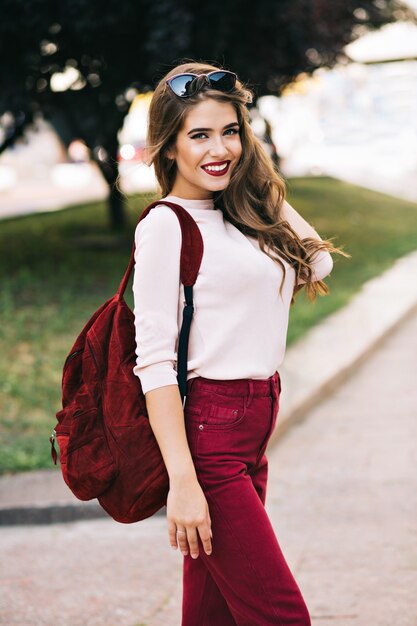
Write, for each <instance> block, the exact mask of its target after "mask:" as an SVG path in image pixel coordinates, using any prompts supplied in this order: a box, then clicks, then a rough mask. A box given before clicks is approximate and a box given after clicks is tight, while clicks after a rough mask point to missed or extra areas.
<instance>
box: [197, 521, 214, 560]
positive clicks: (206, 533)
mask: <svg viewBox="0 0 417 626" xmlns="http://www.w3.org/2000/svg"><path fill="white" fill-rule="evenodd" d="M198 532H199V533H200V538H201V542H202V544H203V548H204V552H205V553H206V554H211V550H212V547H211V537H212V532H211V528H210V526H207V525H205V526H204V527H203V528H201V529H200V528H199V529H198Z"/></svg>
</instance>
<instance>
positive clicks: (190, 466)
mask: <svg viewBox="0 0 417 626" xmlns="http://www.w3.org/2000/svg"><path fill="white" fill-rule="evenodd" d="M168 475H169V482H170V484H171V485H175V484H179V483H181V484H182V483H184V482H187V481H194V480H197V474H196V471H195V467H194V463H193V460H192V457H191V455H190V457H189V458H188V459H186V460H184V461H183V462H181V463H177V464H176V465H175V468H172V469H171V470H168Z"/></svg>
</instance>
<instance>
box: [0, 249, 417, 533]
mask: <svg viewBox="0 0 417 626" xmlns="http://www.w3.org/2000/svg"><path fill="white" fill-rule="evenodd" d="M416 275H417V251H415V252H412V253H411V254H408V255H406V256H404V257H401V258H400V259H398V260H397V261H396V262H395V263H394V265H393V266H392V267H391V268H389V269H388V270H387V271H385V272H384V273H383V274H381V275H380V276H378V277H376V278H373V279H371V280H369V281H368V282H366V283H365V284H364V285H363V286H362V288H361V289H360V291H359V292H358V293H357V294H356V295H355V296H354V297H353V298H352V300H351V301H350V302H349V304H347V305H346V306H345V307H344V308H343V309H341V310H339V311H337V312H336V313H334V314H332V315H329V316H328V317H326V318H325V319H324V320H323V321H322V322H320V324H318V325H317V326H315V327H314V328H313V329H311V330H310V331H309V332H308V333H307V334H306V335H305V336H304V337H303V338H302V339H301V340H299V341H298V342H296V343H295V344H294V345H292V346H291V348H290V349H289V350H288V351H287V353H286V355H285V359H284V363H283V365H282V367H280V368H279V372H280V377H281V381H282V393H281V404H282V405H283V408H282V410H281V408H280V409H279V418H278V421H277V425H276V427H275V430H274V432H273V433H272V435H271V438H270V440H269V442H268V448H269V449H271V448H272V447H273V446H275V445H276V444H277V443H278V441H279V440H280V439H281V437H282V436H283V435H284V434H285V433H286V432H287V431H288V429H289V428H291V427H292V426H293V425H294V424H297V423H299V422H301V421H303V420H304V419H305V418H306V416H307V414H308V412H309V411H310V410H311V409H312V408H313V407H315V406H316V405H317V404H319V403H320V402H321V401H323V399H324V398H326V397H327V396H328V395H329V394H331V393H332V392H333V391H335V389H337V387H339V386H340V385H341V384H343V383H344V381H345V380H346V379H347V378H348V377H349V376H350V375H351V374H352V373H353V372H354V370H355V369H356V368H357V367H358V366H360V364H361V363H362V362H363V361H365V360H366V359H367V358H368V356H369V355H370V354H371V353H372V352H373V351H374V350H375V349H376V348H377V347H378V346H379V345H380V344H381V343H382V342H383V341H384V339H385V338H386V337H387V336H388V335H390V334H391V333H392V332H394V331H395V330H396V328H397V327H398V326H399V325H400V324H401V323H402V322H403V321H405V320H406V319H407V318H409V317H411V316H412V315H414V314H415V313H417V282H416V281H415V276H416ZM329 347H330V348H329ZM36 492H38V494H39V497H38V503H37V504H34V503H33V500H36V497H34V495H35V494H36ZM19 493H20V494H21V495H22V496H23V498H21V499H20V501H19V495H16V494H19ZM45 493H48V494H49V495H50V500H49V501H44V503H43V504H40V503H39V501H42V500H44V498H45ZM28 494H29V495H28ZM1 500H3V501H4V500H5V501H6V502H8V506H7V505H3V506H2V505H0V526H11V525H24V524H53V523H58V522H71V521H75V520H87V519H96V518H107V519H111V518H109V516H108V514H107V513H106V512H105V511H104V510H103V509H102V508H101V507H100V505H99V503H98V501H96V500H94V501H89V502H84V501H81V500H77V499H76V497H75V496H74V495H73V494H72V492H71V491H70V490H69V488H68V487H67V486H66V484H65V483H64V480H63V478H62V475H61V472H60V471H59V470H54V469H51V470H40V471H35V472H34V471H32V472H23V473H21V474H18V475H12V476H3V477H1V478H0V501H1ZM165 514H166V507H162V508H161V509H160V510H159V511H157V512H156V513H155V515H157V516H163V515H165Z"/></svg>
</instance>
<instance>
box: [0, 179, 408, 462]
mask: <svg viewBox="0 0 417 626" xmlns="http://www.w3.org/2000/svg"><path fill="white" fill-rule="evenodd" d="M287 182H288V196H287V198H288V201H289V202H290V203H291V204H292V205H293V206H294V208H295V209H296V210H298V211H299V212H300V213H301V214H302V215H303V216H304V217H305V219H307V221H309V222H310V223H311V224H312V225H313V226H314V227H315V228H316V230H317V231H318V232H319V233H320V235H321V236H322V238H329V237H333V236H335V239H334V240H333V243H334V245H336V246H344V250H345V251H346V252H348V253H349V254H351V255H352V258H351V259H346V258H344V257H341V256H338V255H335V256H334V267H333V271H332V273H331V275H330V276H329V277H327V278H326V282H327V284H328V286H329V288H330V295H329V296H326V297H320V296H319V297H318V298H317V301H316V302H315V303H310V302H308V301H307V300H306V298H305V296H304V291H301V292H300V293H299V294H298V295H297V302H296V306H295V307H292V308H291V312H290V325H289V331H288V340H287V346H289V345H291V343H292V342H293V341H295V340H296V339H297V338H299V337H300V336H301V335H303V334H304V333H305V332H306V331H307V330H308V329H309V328H310V327H311V326H313V325H314V324H316V323H317V322H318V321H319V320H321V319H322V318H323V317H325V316H327V315H328V314H330V313H332V312H333V311H336V310H337V309H339V308H340V307H341V306H343V305H345V304H346V303H347V302H348V301H349V300H350V299H351V298H352V297H353V296H354V295H355V293H356V292H357V291H358V289H359V288H360V287H361V285H362V284H363V283H364V282H365V281H366V280H368V279H370V278H372V277H373V276H376V275H378V274H380V273H381V272H383V271H384V270H385V269H387V268H388V267H390V265H392V263H393V261H394V260H395V259H397V258H398V257H400V256H402V255H404V254H406V253H408V252H410V251H412V250H414V249H415V247H416V241H417V219H416V217H417V205H416V204H414V203H411V202H407V201H403V200H399V199H396V198H392V197H390V196H387V195H384V194H379V193H376V192H373V191H369V190H366V189H363V188H360V187H356V186H354V185H350V184H348V183H344V182H341V181H338V180H335V179H332V178H327V177H307V178H292V179H289V180H288V181H287ZM148 202H149V198H146V197H143V196H131V197H129V199H128V210H127V213H128V215H129V220H128V221H129V223H128V226H127V228H126V229H125V231H124V232H122V233H118V234H113V233H111V232H110V231H109V227H108V216H107V207H106V205H105V203H103V202H97V203H93V204H89V205H84V206H76V207H70V208H67V209H64V210H61V211H57V212H47V213H43V214H37V215H30V216H25V217H20V218H16V219H7V220H4V221H2V222H1V228H0V261H1V263H0V274H1V291H0V313H1V324H0V354H1V358H0V406H1V410H0V437H1V455H0V473H4V472H6V471H20V470H27V469H32V468H41V467H53V463H52V460H51V458H50V452H49V447H50V446H49V442H48V437H49V435H50V433H51V431H52V428H53V427H54V426H55V422H56V419H55V413H56V412H57V411H58V410H59V408H60V407H61V374H62V366H63V362H64V359H65V357H66V355H67V354H68V352H69V350H70V348H71V346H72V344H73V342H74V341H75V339H76V337H77V335H78V333H79V332H80V330H81V328H82V326H83V325H84V323H85V322H86V321H87V319H88V318H89V317H90V315H91V314H92V313H93V312H94V310H95V309H96V308H98V306H100V305H101V304H102V303H103V302H104V301H105V300H107V299H108V298H109V297H110V296H112V295H113V294H114V293H115V292H116V290H117V287H118V285H119V282H120V280H121V277H122V275H123V273H124V270H125V268H126V266H127V263H128V260H129V257H130V252H131V247H132V243H133V232H134V228H135V225H136V223H137V220H138V218H139V216H140V213H141V210H142V209H143V207H144V206H146V204H147V203H148ZM130 285H131V283H129V285H128V288H127V290H126V300H127V302H128V304H129V305H130V306H131V307H132V306H133V298H132V294H131V287H130Z"/></svg>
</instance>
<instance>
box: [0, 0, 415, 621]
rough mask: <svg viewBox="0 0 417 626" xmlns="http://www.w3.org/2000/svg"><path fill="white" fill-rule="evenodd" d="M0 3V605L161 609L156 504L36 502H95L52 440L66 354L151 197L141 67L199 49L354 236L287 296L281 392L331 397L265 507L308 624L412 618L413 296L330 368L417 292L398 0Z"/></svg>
mask: <svg viewBox="0 0 417 626" xmlns="http://www.w3.org/2000/svg"><path fill="white" fill-rule="evenodd" d="M0 17H1V19H0V56H1V59H2V62H1V64H0V448H1V449H0V525H3V524H4V525H7V524H9V525H10V527H9V528H6V529H2V532H1V533H0V552H1V553H2V565H3V569H2V573H0V583H1V585H2V587H3V586H4V588H5V591H6V592H5V593H4V594H3V595H2V598H1V599H0V624H5V625H7V626H12V625H14V624H16V625H17V624H18V625H19V626H20V625H21V624H25V625H36V626H37V625H44V624H45V625H49V624H57V625H58V626H59V624H62V625H63V626H67V625H68V624H71V626H78V625H79V626H107V625H108V626H114V624H116V623H117V624H120V625H122V624H123V625H126V626H132V624H136V625H138V626H139V623H140V625H141V626H174V624H178V623H179V612H180V606H181V568H180V565H181V563H180V560H179V559H178V558H177V557H178V556H179V555H178V554H175V553H174V554H172V551H170V549H169V546H168V543H167V533H166V524H165V520H164V519H163V518H161V517H159V518H158V517H155V518H153V519H151V520H147V521H145V522H141V524H139V525H134V527H130V528H129V529H128V528H125V527H120V525H119V526H118V525H117V524H116V523H112V521H111V520H109V519H106V520H99V521H97V520H95V521H94V522H93V521H90V522H89V523H88V522H84V523H82V522H81V521H80V522H79V524H78V525H76V526H74V525H72V524H68V525H65V524H53V525H52V526H51V528H48V526H47V525H45V526H39V527H38V528H35V526H34V524H37V523H45V524H47V523H48V522H51V521H57V522H60V521H67V520H69V519H81V518H82V517H83V515H84V514H85V511H87V514H91V515H93V516H99V513H100V511H101V513H102V510H101V509H100V510H99V507H98V506H97V507H96V508H95V509H94V507H92V508H90V509H89V508H88V506H87V505H89V504H91V503H85V502H80V501H76V502H75V500H76V499H75V496H73V494H72V493H71V492H70V491H69V489H68V488H67V487H66V485H65V484H64V482H63V480H62V476H61V473H60V467H59V463H58V465H55V466H54V465H53V462H52V459H51V456H50V443H49V437H50V435H51V432H52V429H53V428H54V427H55V425H56V413H57V412H58V411H59V409H60V408H61V380H62V378H61V377H62V368H63V364H64V361H65V358H66V356H67V355H68V354H69V353H70V352H71V348H72V345H73V343H74V341H75V339H76V338H77V336H78V334H79V332H80V331H81V329H82V328H83V326H84V324H85V323H86V322H87V320H88V319H89V318H90V316H91V315H92V314H93V312H94V311H95V310H96V309H97V308H98V307H99V306H100V305H101V304H102V303H103V302H105V301H106V300H108V299H109V298H110V297H111V296H112V295H114V294H115V293H116V290H117V288H118V286H119V283H120V281H121V278H122V276H123V274H124V272H125V269H126V267H127V265H128V261H129V258H130V254H131V249H132V245H133V234H134V229H135V226H136V224H137V221H138V219H139V217H140V215H141V212H142V211H143V209H144V207H145V206H146V205H147V204H148V203H149V202H150V201H152V200H154V199H155V193H156V192H157V189H156V181H155V176H154V172H153V168H152V167H148V166H146V165H145V163H144V162H143V151H144V147H145V141H146V124H147V111H148V107H149V102H150V99H151V98H152V93H153V89H154V88H155V85H156V84H157V83H158V81H159V80H160V79H161V78H162V76H163V75H164V74H165V73H166V72H168V71H169V70H170V69H171V68H172V67H173V66H175V65H177V64H179V63H182V62H186V61H187V60H190V59H194V60H197V61H199V60H202V61H208V62H215V63H216V64H219V65H221V66H223V67H225V68H226V69H231V70H233V71H235V72H236V73H237V74H238V76H239V78H240V79H241V80H242V81H243V82H245V83H246V84H247V85H248V86H249V87H250V88H251V89H252V90H253V91H254V102H253V104H252V105H251V106H250V107H249V112H250V117H251V125H252V128H253V131H254V133H255V134H256V136H257V137H258V138H259V140H260V141H261V142H262V144H263V146H264V149H265V151H266V152H267V153H268V154H269V156H270V158H271V159H272V161H273V163H274V165H275V167H276V168H277V170H278V171H279V172H280V173H281V174H282V176H283V177H284V178H285V181H286V186H287V199H288V201H289V202H290V203H291V204H292V206H294V208H295V209H296V210H297V211H299V212H300V213H301V215H302V216H303V217H304V218H305V219H306V220H307V221H308V222H309V223H310V224H311V225H313V227H314V228H316V230H317V231H318V233H319V234H320V235H321V237H322V238H333V243H334V245H336V246H338V247H342V248H343V249H344V250H345V251H346V252H347V253H349V254H350V255H351V258H349V259H348V258H345V257H342V256H334V257H333V258H334V267H333V270H332V272H331V275H330V276H328V277H326V281H325V282H326V284H327V285H328V287H329V290H330V291H329V294H328V295H327V296H326V297H318V299H317V300H316V301H315V302H314V304H312V303H311V302H310V301H307V300H306V298H305V293H304V290H301V291H300V292H299V293H297V296H296V303H295V306H292V307H291V309H290V323H289V328H288V335H287V348H290V350H289V351H288V353H287V355H286V360H285V362H284V364H283V368H282V371H283V374H284V376H283V379H284V380H285V384H284V394H283V408H284V411H285V410H286V409H288V407H291V406H294V403H295V400H294V398H295V396H296V393H295V392H296V391H297V390H298V391H300V390H301V392H303V391H305V390H306V389H307V391H306V393H310V395H311V397H312V398H315V400H314V401H315V402H318V398H323V397H324V396H325V395H326V394H328V395H329V398H328V400H329V402H328V403H327V404H324V403H323V404H322V405H320V411H318V413H317V415H316V416H315V417H314V416H313V415H312V414H311V412H309V414H308V418H309V419H308V420H307V419H305V420H304V421H305V423H304V424H302V425H300V427H299V428H295V429H292V431H291V432H290V433H289V435H288V438H287V437H286V438H285V446H275V447H274V449H273V450H272V449H271V463H270V474H271V481H270V487H269V489H270V495H269V502H268V505H269V507H270V509H269V510H270V512H271V519H272V521H273V522H274V525H275V526H276V527H278V526H279V527H280V528H279V531H280V532H279V537H280V540H282V543H283V545H284V552H285V553H286V554H288V555H289V560H290V564H291V566H294V569H293V571H294V572H295V574H296V576H297V580H299V579H300V578H301V579H302V580H301V582H302V588H303V589H305V590H306V597H307V599H308V602H307V604H308V605H309V606H310V605H311V606H312V610H313V621H314V624H317V626H318V624H319V623H320V624H323V623H325V624H328V623H329V621H324V620H333V619H334V620H338V621H337V623H338V625H339V624H340V626H374V624H375V625H378V626H392V625H394V624H395V626H415V625H416V624H417V621H416V615H417V605H416V598H415V589H416V578H415V577H416V572H417V567H416V563H417V555H416V552H415V546H416V542H415V536H416V525H415V522H416V519H417V515H416V511H417V500H416V496H415V494H416V493H417V489H416V485H415V481H416V477H417V472H416V471H415V459H416V448H415V446H416V443H415V442H416V441H417V438H416V432H415V424H416V420H415V415H416V404H417V398H416V396H415V394H416V389H417V388H416V385H415V370H416V363H415V358H416V354H417V350H416V347H413V345H414V346H415V341H416V337H417V333H416V332H415V328H417V326H416V325H417V318H416V319H415V322H414V324H415V326H414V327H410V328H408V327H407V328H405V327H404V328H405V330H404V334H403V335H401V337H402V338H401V337H400V339H395V342H394V343H393V344H389V346H388V347H386V348H385V352H384V353H383V355H382V356H381V354H380V356H379V357H378V358H376V360H375V361H369V363H370V366H369V368H368V369H367V370H366V371H364V370H359V371H358V374H357V377H356V378H355V379H352V381H353V382H352V381H351V384H350V386H349V381H348V380H345V379H346V378H347V374H346V371H345V370H344V369H343V368H344V367H346V362H345V360H344V358H345V356H346V355H345V349H346V348H350V347H351V346H350V344H354V343H355V341H356V340H357V339H358V337H359V340H360V342H362V343H361V349H362V353H361V354H362V355H363V354H368V351H369V349H370V346H372V345H374V343H375V336H376V335H375V332H376V330H378V331H380V330H381V328H383V325H384V324H388V322H386V320H387V319H388V320H391V321H392V320H397V322H398V319H399V318H400V317H401V313H399V311H404V310H406V309H407V307H410V306H411V304H410V303H412V298H413V297H414V299H415V302H414V305H415V304H416V302H417V293H415V292H414V291H413V289H414V290H415V284H416V283H415V271H413V267H414V265H413V264H412V262H411V260H410V259H411V258H412V255H413V254H415V252H416V249H417V115H416V111H417V0H404V1H401V2H400V1H399V0H362V1H361V0H258V1H257V2H256V3H253V2H252V1H249V0H222V2H218V1H216V0H212V1H211V2H209V3H193V2H189V1H188V0H175V1H174V0H158V2H153V1H152V0H136V1H135V2H133V1H131V0H125V1H122V2H121V1H120V0H117V1H116V0H108V1H107V2H102V0H100V1H99V0H88V1H87V0H61V1H60V2H56V3H53V2H49V1H47V0H25V2H16V1H15V0H0ZM413 258H414V257H413ZM404 259H405V261H406V262H404ZM409 260H410V261H409ZM398 261H401V262H402V265H401V264H400V265H398V264H397V262H398ZM394 266H395V267H397V270H395V271H396V272H397V273H394V274H393V275H392V276H391V278H389V279H387V280H388V286H387V283H385V282H384V280H385V279H384V277H385V276H386V275H387V273H388V271H390V270H391V269H392V268H393V267H394ZM395 267H394V269H395ZM410 268H411V269H410ZM373 279H375V280H376V281H377V282H376V283H372V281H373ZM380 279H381V280H382V282H378V281H379V280H380ZM389 281H391V282H389ZM370 283H372V284H373V285H377V284H378V285H379V290H380V291H379V292H377V293H376V292H375V291H373V290H372V288H368V286H369V284H370ZM375 293H376V295H375ZM414 293H415V295H414V296H413V294H414ZM410 294H411V295H410ZM356 296H359V297H360V298H359V300H356V299H355V298H356ZM125 298H126V301H127V303H128V304H129V305H130V306H131V307H133V298H132V293H131V290H130V288H128V289H127V290H126V293H125ZM355 302H356V303H359V304H360V306H361V307H362V308H360V307H358V306H356V305H355ZM352 303H353V306H352ZM397 305H398V308H396V307H397ZM355 307H356V308H355ZM401 307H402V308H401ZM352 311H353V312H354V314H352ZM333 313H340V314H341V317H338V318H337V319H338V320H339V322H338V323H339V326H337V324H336V326H335V321H334V317H333V316H332V315H331V314H333ZM367 313H369V316H368V315H367ZM344 315H345V316H346V317H343V316H344ZM393 325H394V322H392V324H391V326H390V327H389V329H391V328H392V327H393ZM388 326H389V324H388ZM388 326H387V327H388ZM335 327H336V330H337V332H335V333H334V335H333V337H334V339H333V340H329V337H332V335H331V332H330V331H332V329H333V331H334V329H335ZM387 327H386V328H387ZM413 328H414V330H413ZM317 330H318V331H321V332H322V333H323V334H322V335H320V336H321V337H324V339H321V340H320V341H318V340H317V337H318V335H314V331H317ZM310 331H311V333H310ZM327 331H329V333H330V334H328V333H327ZM314 337H316V339H314ZM308 338H310V342H309V341H308ZM304 339H306V342H307V343H305V344H304V343H303V340H304ZM373 342H374V343H373ZM413 342H414V343H413ZM317 346H319V350H317ZM308 347H309V348H308ZM294 363H295V364H296V365H295V366H294ZM352 363H354V362H353V361H351V368H352V371H353V369H355V368H356V365H355V366H354V365H352ZM291 366H293V371H292V378H291ZM329 366H331V367H333V366H334V368H335V369H334V372H333V373H335V372H336V374H337V372H338V376H339V378H338V381H339V383H338V384H339V385H340V389H339V391H338V394H333V395H332V393H330V392H331V391H332V390H333V388H332V387H331V385H328V386H322V387H320V385H319V384H318V383H317V380H318V377H319V376H320V375H322V374H323V372H326V368H328V367H329ZM286 368H288V369H287V370H286ZM338 368H339V369H338ZM288 370H289V375H288V376H286V374H287V373H288ZM355 371H356V370H355ZM336 374H335V376H334V379H336ZM387 381H389V384H387ZM318 387H320V389H318ZM320 394H322V395H320ZM295 399H296V398H295ZM295 404H296V403H295ZM303 406H304V413H306V411H307V409H306V406H307V405H303ZM311 406H312V405H311V404H308V407H309V408H311ZM307 412H308V411H307ZM294 414H295V413H294ZM297 419H298V418H297ZM273 455H274V456H273ZM275 455H276V456H275ZM280 455H281V456H280ZM355 472H356V473H355ZM57 504H59V505H60V506H57ZM81 505H86V507H87V508H84V507H81ZM83 511H84V513H83ZM89 511H90V513H89ZM91 511H92V513H91ZM274 515H275V517H274ZM66 516H67V517H66ZM71 516H72V517H71ZM22 520H26V521H23V522H22ZM34 520H35V521H34ZM21 523H32V524H33V525H32V526H29V528H30V532H27V530H26V527H23V528H21V527H19V524H21ZM129 541H130V542H131V543H130V544H129ZM138 546H139V548H140V549H138ZM97 572H99V575H100V584H97ZM219 626H221V625H220V624H219Z"/></svg>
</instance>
